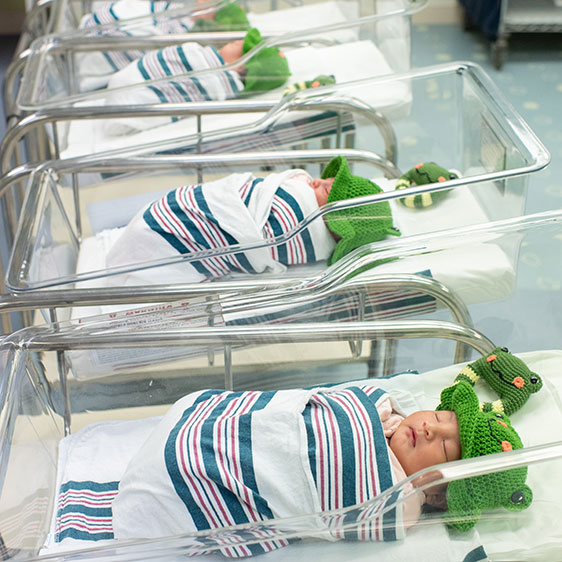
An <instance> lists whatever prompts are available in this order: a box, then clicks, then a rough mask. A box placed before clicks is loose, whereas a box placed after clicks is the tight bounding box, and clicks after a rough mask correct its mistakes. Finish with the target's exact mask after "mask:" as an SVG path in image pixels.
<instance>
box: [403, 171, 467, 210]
mask: <svg viewBox="0 0 562 562" xmlns="http://www.w3.org/2000/svg"><path fill="white" fill-rule="evenodd" d="M458 177H459V176H458V175H457V174H455V173H454V172H449V171H448V170H446V169H445V168H442V167H441V166H439V165H438V164H436V163H435V162H421V163H420V164H417V165H416V166H414V167H413V168H412V169H411V170H408V171H407V172H406V173H405V174H402V175H401V176H400V178H398V181H397V182H396V189H406V188H408V187H411V186H412V185H426V184H429V183H438V182H442V181H447V180H456V179H457V178H458ZM448 192H449V190H446V191H437V192H435V193H422V194H419V195H409V196H408V197H402V198H401V199H399V201H400V202H401V203H402V205H404V206H406V207H410V208H412V209H423V208H425V207H429V206H430V205H433V203H436V202H437V201H439V200H440V199H442V198H443V197H444V196H445V195H447V193H448Z"/></svg>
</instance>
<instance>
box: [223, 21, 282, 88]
mask: <svg viewBox="0 0 562 562" xmlns="http://www.w3.org/2000/svg"><path fill="white" fill-rule="evenodd" d="M261 41H262V37H261V34H260V32H259V31H258V30H257V29H256V28H252V29H250V31H248V33H247V34H246V36H245V37H244V39H239V40H236V41H231V42H230V43H227V44H226V45H223V46H222V47H221V48H220V49H219V54H220V55H221V57H222V58H223V60H224V62H225V63H226V64H231V63H233V62H236V61H237V60H239V59H240V58H241V57H242V56H243V55H245V54H246V53H247V52H248V51H250V50H251V49H253V48H254V47H255V46H256V45H258V44H259V43H261ZM235 70H236V71H237V72H238V73H240V75H241V78H242V79H243V80H244V90H243V91H244V92H246V93H247V92H263V91H266V90H273V89H274V88H278V87H279V86H282V85H283V84H284V83H285V82H286V81H287V79H288V78H289V76H290V75H291V73H290V71H289V64H288V62H287V59H286V57H285V55H284V54H283V53H282V52H281V51H280V50H279V49H278V48H277V47H263V48H262V49H260V50H259V51H257V53H256V54H255V55H254V56H253V57H251V58H250V59H249V60H248V61H246V62H245V64H243V65H241V66H239V67H237V68H236V69H235Z"/></svg>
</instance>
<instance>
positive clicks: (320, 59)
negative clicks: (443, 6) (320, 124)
mask: <svg viewBox="0 0 562 562" xmlns="http://www.w3.org/2000/svg"><path fill="white" fill-rule="evenodd" d="M286 56H287V59H288V61H289V67H290V69H291V74H292V75H291V77H290V79H289V83H292V82H298V81H301V80H310V79H312V78H314V77H315V76H318V75H319V74H334V75H335V77H336V81H337V83H339V84H341V83H344V82H349V81H354V80H360V79H362V78H370V77H375V76H380V75H383V74H389V73H391V72H392V70H391V68H390V66H389V65H388V63H387V62H386V60H385V58H384V56H383V55H382V53H381V52H380V50H379V49H378V48H377V47H376V46H375V44H374V43H373V42H372V41H355V42H349V43H342V44H339V45H335V46H331V47H323V48H313V47H303V48H300V49H294V50H288V51H287V52H286ZM284 88H285V86H283V87H281V88H278V89H275V90H271V91H270V92H267V93H264V94H260V95H258V96H255V97H253V98H252V99H257V100H259V99H273V100H278V99H281V93H282V91H283V90H284ZM126 95H127V99H130V100H134V97H133V96H134V92H133V91H132V90H131V91H130V92H127V94H126ZM353 95H354V96H357V97H359V98H360V99H363V100H364V101H365V102H366V103H369V104H371V105H373V106H374V107H377V109H378V110H380V111H383V112H385V114H387V115H389V113H391V114H394V113H397V114H400V113H401V112H403V111H404V109H405V108H407V107H408V106H409V104H410V102H411V91H410V88H409V85H408V84H406V83H402V82H394V81H393V82H391V83H388V84H386V85H385V87H384V88H376V89H374V88H372V87H368V86H365V87H361V88H356V89H354V90H353ZM131 103H133V101H131ZM90 104H91V102H88V105H90ZM96 104H99V105H100V106H103V105H104V104H105V100H103V99H100V100H96ZM78 105H79V104H78ZM312 115H314V114H312ZM303 117H306V118H309V117H311V113H310V112H299V111H296V112H289V113H287V114H286V115H284V116H283V117H282V118H281V120H280V123H288V122H289V123H291V122H294V121H295V120H297V119H302V118H303ZM258 118H259V114H249V113H236V114H228V115H209V116H205V117H204V118H203V130H204V131H206V132H210V131H217V130H222V129H231V128H232V127H238V126H243V125H247V124H248V123H254V122H256V121H257V120H258ZM118 121H119V120H115V122H118ZM122 121H123V122H126V123H127V124H128V126H129V127H130V126H132V125H131V123H133V122H134V121H136V119H126V120H122ZM106 123H107V121H105V120H95V121H70V124H69V130H68V135H67V136H66V139H67V142H66V146H65V148H64V149H63V150H62V151H61V157H63V158H70V157H75V156H81V155H85V154H94V153H97V152H101V151H106V150H116V149H120V148H124V147H131V146H137V145H138V146H142V145H146V144H148V143H154V142H157V141H170V140H172V139H176V138H181V137H186V136H188V135H192V134H195V133H196V132H197V123H196V119H195V118H186V119H182V120H180V121H177V122H176V123H169V124H166V125H161V126H159V127H155V128H150V129H148V130H142V129H144V128H146V123H147V119H146V118H139V119H138V123H137V124H138V129H139V131H140V132H138V133H134V134H132V135H123V136H115V137H110V136H108V135H107V134H106V133H105V128H106V127H105V125H106ZM222 136H224V137H225V138H228V137H236V136H239V132H238V131H229V130H225V131H224V135H222ZM144 150H146V149H144Z"/></svg>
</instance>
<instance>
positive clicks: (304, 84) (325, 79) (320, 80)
mask: <svg viewBox="0 0 562 562" xmlns="http://www.w3.org/2000/svg"><path fill="white" fill-rule="evenodd" d="M335 83H336V77H335V76H334V75H333V74H320V75H319V76H317V77H316V78H314V80H302V81H300V82H295V83H294V84H291V85H290V86H287V87H286V88H285V89H284V90H283V96H282V97H285V96H288V95H289V94H292V93H294V92H298V91H299V90H308V89H309V88H319V87H320V86H327V85H328V84H335Z"/></svg>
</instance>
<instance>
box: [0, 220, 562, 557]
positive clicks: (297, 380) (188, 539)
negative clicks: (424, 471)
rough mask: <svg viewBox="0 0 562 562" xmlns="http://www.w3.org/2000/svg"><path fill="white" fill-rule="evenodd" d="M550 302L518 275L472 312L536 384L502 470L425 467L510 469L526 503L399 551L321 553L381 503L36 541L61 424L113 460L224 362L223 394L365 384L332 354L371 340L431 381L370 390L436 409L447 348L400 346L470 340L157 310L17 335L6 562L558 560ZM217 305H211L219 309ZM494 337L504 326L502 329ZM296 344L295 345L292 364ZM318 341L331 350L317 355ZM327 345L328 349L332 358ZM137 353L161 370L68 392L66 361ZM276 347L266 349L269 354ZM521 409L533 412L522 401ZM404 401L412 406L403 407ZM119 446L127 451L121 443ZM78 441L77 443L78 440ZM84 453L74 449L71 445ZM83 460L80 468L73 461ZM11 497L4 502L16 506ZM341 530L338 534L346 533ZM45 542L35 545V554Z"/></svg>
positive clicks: (379, 326)
mask: <svg viewBox="0 0 562 562" xmlns="http://www.w3.org/2000/svg"><path fill="white" fill-rule="evenodd" d="M561 227H562V216H561V215H560V213H550V214H548V215H544V216H536V217H532V218H531V217H529V218H527V219H523V220H521V221H512V223H511V224H506V223H504V224H502V225H495V226H494V227H490V228H489V229H488V231H487V232H486V233H485V235H483V234H482V233H480V234H477V233H476V234H474V233H473V234H471V231H470V229H468V230H467V231H466V232H465V233H464V236H463V237H462V238H460V237H459V239H456V240H453V239H451V240H449V248H455V246H459V245H460V246H462V245H463V244H468V245H477V244H478V243H479V242H483V241H486V242H492V241H494V242H497V241H500V240H501V241H503V242H504V243H508V244H513V243H514V242H515V241H517V243H521V244H522V247H523V248H524V251H523V253H525V252H535V251H537V252H541V251H542V250H544V249H545V246H546V245H548V244H551V243H552V241H553V240H556V236H557V235H559V234H560V232H561V230H560V229H561ZM473 236H475V237H474V238H473V239H472V240H471V238H472V237H473ZM432 250H433V251H436V252H442V251H443V248H439V247H438V246H436V247H434V248H433V249H432V248H431V245H430V244H428V247H427V248H426V249H425V251H424V250H423V249H421V248H420V250H419V252H420V254H424V253H427V252H431V251H432ZM521 263H522V264H523V265H525V264H529V263H532V260H529V259H524V257H522V258H521ZM554 266H555V268H554V270H553V275H555V276H556V275H557V273H560V260H557V261H556V263H555V264H554ZM537 288H538V290H537ZM559 292H560V287H559V286H558V288H555V287H552V286H551V287H548V288H546V287H545V286H544V284H541V283H540V278H539V276H537V275H536V272H535V271H532V270H531V271H527V272H526V273H524V274H523V275H519V276H518V278H517V283H516V286H515V289H514V291H513V293H512V295H511V296H510V297H509V300H508V301H507V302H503V303H502V302H500V301H494V302H491V303H487V304H486V306H485V307H480V306H479V305H473V306H471V307H470V308H471V312H472V313H473V314H472V315H473V318H474V319H475V320H476V326H477V327H478V325H479V324H481V325H482V326H486V327H488V328H489V329H490V335H492V333H496V332H497V334H496V335H493V337H494V344H497V345H507V346H508V347H510V349H511V351H513V352H520V353H521V352H524V353H521V356H522V357H523V358H524V360H525V361H526V362H527V363H528V365H529V366H530V367H531V368H532V369H533V370H534V371H536V372H537V373H539V374H540V375H541V376H542V378H543V380H544V387H543V389H542V390H541V393H542V395H541V396H540V397H531V398H530V400H529V402H528V403H527V404H526V405H525V407H524V408H522V409H521V410H520V411H519V412H516V413H515V414H514V415H513V416H512V421H513V423H514V425H516V427H517V429H518V431H519V433H520V434H521V436H522V439H523V441H524V442H525V445H526V447H528V448H527V449H523V450H520V451H515V452H511V453H505V454H504V453H502V454H501V455H500V457H501V458H499V459H498V458H497V456H496V457H488V458H482V457H481V458H479V459H476V460H475V459H472V460H469V461H466V460H465V461H461V462H459V463H454V464H446V465H440V466H439V467H438V470H439V472H440V474H441V475H442V477H443V478H444V479H445V480H450V479H455V478H460V477H464V476H467V475H475V474H478V473H479V471H486V470H488V471H496V470H498V468H499V467H500V466H501V467H503V468H507V467H508V466H510V467H514V466H518V465H521V464H525V465H527V464H528V465H529V478H528V482H529V485H530V486H531V487H532V489H533V494H534V502H533V504H532V505H531V507H530V508H529V509H527V510H525V511H523V512H521V513H518V514H515V513H509V512H506V511H496V512H490V513H489V514H488V516H485V517H483V518H482V519H481V521H480V522H479V523H478V524H477V526H476V528H475V532H473V533H471V534H468V535H465V536H462V537H461V536H458V535H450V534H449V533H448V532H447V531H446V530H445V528H444V526H443V524H442V522H441V519H440V516H434V515H433V516H430V515H428V516H424V518H423V519H422V522H420V524H419V525H418V526H416V527H414V528H413V529H412V530H411V531H410V532H409V533H408V534H407V536H406V539H405V540H404V541H398V542H396V543H365V542H361V541H350V540H348V541H339V542H336V543H334V542H328V541H326V540H323V539H330V537H332V538H331V539H330V540H331V541H333V536H332V535H330V533H331V532H332V533H333V532H337V530H338V529H343V528H345V529H346V530H347V531H350V532H351V531H353V530H355V529H358V526H359V525H361V524H362V523H364V522H365V520H366V519H365V518H367V519H368V518H369V517H372V516H373V513H374V512H375V510H380V509H382V508H383V506H382V502H387V500H388V496H384V497H382V496H381V498H380V500H379V502H380V503H377V502H376V501H374V502H371V503H370V504H367V505H362V506H357V507H356V508H354V509H350V510H348V511H347V512H346V513H345V515H346V516H345V517H342V516H343V515H344V513H342V512H333V513H324V514H322V515H321V516H320V515H319V514H311V515H310V516H308V517H300V518H298V519H290V520H283V519H279V520H275V521H272V522H271V523H266V522H264V523H262V524H259V525H250V526H248V525H246V526H243V527H240V528H237V527H233V528H230V529H227V530H225V531H224V532H223V531H214V532H211V531H209V532H199V533H197V534H195V535H184V536H176V537H167V538H166V539H160V540H158V539H156V540H155V539H153V540H151V541H149V542H146V541H139V542H135V541H133V542H128V543H123V544H116V543H115V541H110V542H107V543H106V542H104V543H97V544H92V545H91V547H90V548H89V549H87V550H83V551H81V552H73V553H72V554H71V553H66V554H65V553H63V552H60V551H57V550H49V548H52V543H51V544H50V543H49V542H48V532H49V529H50V528H51V523H52V520H54V519H52V518H56V516H54V515H53V514H54V512H55V511H56V508H55V505H56V502H57V495H58V484H60V482H61V481H60V479H57V474H59V475H60V474H64V473H65V470H66V469H67V468H68V467H69V466H70V464H69V463H71V462H72V461H71V457H65V456H64V454H63V453H64V452H65V451H68V449H67V448H65V449H61V452H60V454H57V450H58V444H59V442H60V440H61V439H62V437H63V436H64V435H65V427H66V430H68V429H71V430H72V433H75V434H76V435H77V436H80V435H83V434H80V433H76V432H77V431H78V430H80V429H81V428H83V427H85V426H88V427H89V428H91V431H92V432H94V429H95V431H97V435H98V436H99V437H100V438H101V439H102V441H101V442H102V443H105V446H106V447H107V450H109V448H110V447H111V448H112V449H113V450H115V449H119V448H120V447H121V445H120V443H121V442H120V443H117V442H115V443H112V442H111V440H110V439H109V437H108V435H109V434H110V433H111V432H113V436H114V437H115V436H116V435H117V431H116V429H117V427H120V428H121V427H124V425H123V424H124V423H125V422H124V420H130V421H129V422H128V424H129V425H128V427H130V428H132V429H134V427H136V428H139V427H140V428H141V430H146V429H147V427H149V426H146V425H141V424H145V423H148V424H149V423H150V420H149V419H147V418H148V417H149V416H155V415H156V416H158V415H161V413H162V412H163V411H164V410H165V409H166V408H167V406H168V405H169V404H171V403H172V402H173V401H174V400H176V399H177V398H179V397H180V396H182V395H183V394H185V393H187V392H190V391H194V390H197V389H200V388H208V387H217V386H218V387H221V386H222V385H223V384H224V378H223V377H224V374H223V372H222V371H223V369H222V367H223V366H224V365H230V366H231V367H232V369H233V379H232V380H233V383H234V388H235V389H236V390H244V389H247V388H251V389H264V390H266V389H279V388H292V387H297V386H311V385H316V384H323V383H326V382H329V383H342V382H345V381H353V380H357V379H360V378H363V377H365V376H366V374H367V367H366V365H365V362H364V359H365V358H364V356H361V355H360V356H358V357H357V358H356V359H355V360H351V359H350V357H349V353H346V352H345V350H346V348H347V342H348V341H351V342H356V341H358V340H367V341H373V340H376V339H377V338H380V337H383V338H388V337H391V338H397V339H401V338H406V339H404V341H403V342H402V344H403V345H402V344H401V346H400V349H401V351H402V352H401V356H400V363H401V364H402V363H404V362H406V363H408V368H410V369H420V365H421V370H422V371H425V370H426V368H428V369H431V371H429V372H424V373H423V374H421V375H417V374H413V373H407V374H400V375H397V376H395V377H392V378H390V379H376V380H375V379H371V380H374V382H375V384H377V385H380V386H381V387H382V388H386V389H387V390H388V391H389V392H397V393H398V396H399V400H400V399H401V398H403V399H404V400H405V401H406V404H408V405H409V406H408V407H410V405H411V407H412V410H415V409H423V408H434V407H435V405H436V404H437V402H438V396H439V392H440V390H441V389H442V388H444V387H445V386H448V385H449V384H450V383H451V381H452V380H453V379H454V377H455V376H456V374H457V373H458V372H459V370H460V368H461V365H453V366H445V367H443V365H447V364H448V362H449V361H450V355H449V351H448V350H449V349H450V345H452V343H451V344H447V346H446V350H445V349H444V348H443V345H442V343H436V344H435V345H433V343H432V342H433V340H429V339H423V340H419V343H420V344H421V345H420V346H418V347H417V349H416V352H415V354H414V355H412V356H410V355H409V350H408V349H407V348H406V344H408V343H412V344H414V343H415V342H417V341H418V340H414V339H411V340H410V339H407V338H412V337H413V338H418V337H423V338H433V337H437V338H448V339H452V340H456V341H460V342H462V343H464V344H467V343H468V344H469V345H471V346H473V347H474V348H475V350H476V351H475V352H473V354H472V358H473V359H475V358H476V357H478V356H479V354H480V353H484V354H486V353H489V352H490V351H491V349H493V347H494V344H492V342H491V341H490V340H489V339H488V338H486V337H485V336H483V335H481V334H479V333H478V332H476V331H474V330H473V329H471V328H469V327H467V326H464V325H462V324H454V323H450V322H444V321H442V320H438V319H433V320H419V321H406V320H393V321H387V322H383V323H377V322H374V323H371V322H359V323H357V322H346V323H337V322H332V323H330V324H320V323H313V324H310V323H306V322H305V323H303V324H301V325H294V324H292V325H284V326H270V327H265V326H263V325H259V326H256V327H252V326H215V327H211V328H202V327H192V326H193V324H192V323H191V322H190V315H189V314H187V315H186V314H185V309H184V310H182V309H179V310H177V309H174V308H171V309H169V315H164V314H162V313H161V312H159V313H158V314H157V315H156V318H154V315H151V314H145V315H142V316H143V318H142V319H141V320H140V321H137V322H127V321H126V320H123V319H121V320H120V321H119V322H117V323H116V322H111V320H110V319H109V318H102V319H89V320H84V321H81V322H79V323H76V322H74V323H61V324H59V325H56V326H51V327H34V328H27V329H25V330H23V331H21V332H20V333H16V334H14V335H12V336H11V337H9V338H7V339H6V340H5V341H4V342H3V346H2V347H3V365H5V367H4V368H5V376H4V377H3V378H2V386H1V387H0V388H1V392H2V417H1V420H2V422H1V423H2V431H3V435H5V436H6V439H5V440H4V441H3V444H2V449H1V457H0V458H1V460H2V462H1V466H2V495H1V497H0V512H1V514H2V521H3V523H2V538H3V542H4V545H5V553H6V557H7V558H8V559H9V558H14V559H16V560H17V559H18V558H22V559H23V558H25V559H34V558H36V557H37V556H38V554H39V553H41V554H43V555H45V556H46V555H48V554H56V555H57V556H58V557H60V558H63V559H64V558H65V557H67V556H68V557H72V559H74V560H75V559H90V558H96V559H99V558H102V559H103V558H106V557H107V558H110V557H111V558H112V559H118V560H121V559H123V560H129V559H134V558H137V557H139V556H141V555H142V557H143V558H145V559H153V558H158V559H167V558H169V557H172V556H174V555H177V554H179V552H180V551H181V553H182V555H185V554H207V555H208V556H211V559H213V556H217V559H218V556H220V554H219V552H220V551H221V549H225V548H228V547H229V546H233V545H236V546H241V547H244V546H249V545H251V544H260V541H261V543H262V544H263V541H264V540H265V541H267V540H268V539H272V538H276V539H278V540H291V539H294V538H297V537H299V538H301V540H299V541H296V542H294V543H293V544H290V545H289V546H287V547H285V548H282V549H279V550H277V551H276V552H275V553H273V554H267V555H265V556H266V557H267V558H271V559H277V558H280V559H287V560H295V559H298V558H299V557H302V558H307V557H308V558H309V557H311V556H322V558H323V559H326V560H341V559H346V560H354V559H357V560H363V559H366V558H367V557H372V556H373V554H374V553H377V558H378V559H382V560H386V559H388V560H391V559H396V557H399V558H401V559H410V558H414V557H415V558H416V559H424V558H423V556H427V557H428V558H427V559H428V560H432V561H435V560H447V561H450V560H465V558H466V556H467V555H468V554H469V553H470V554H471V556H472V558H471V559H474V560H480V559H482V560H483V559H486V555H488V556H489V557H490V559H492V560H521V559H529V560H536V559H553V558H556V557H557V556H558V555H559V552H560V540H561V537H560V533H559V528H558V525H557V518H558V511H559V505H560V495H561V494H562V489H561V488H560V485H559V482H558V478H557V474H558V473H559V468H560V462H561V461H560V456H561V454H562V449H561V447H560V435H559V427H560V423H558V422H557V420H560V416H561V414H562V412H561V411H560V405H559V400H558V397H557V395H558V390H557V389H558V387H559V385H560V384H561V381H560V361H561V359H562V353H561V352H560V351H556V350H554V351H543V350H544V349H549V348H551V347H552V348H553V349H557V348H556V345H555V342H559V341H560V334H559V327H558V330H557V328H556V323H552V322H550V321H549V319H550V316H553V312H555V310H553V308H552V306H553V304H554V303H555V302H558V306H559V302H560V299H559ZM530 293H532V295H533V297H534V299H533V301H532V302H530V300H529V298H528V296H529V294H530ZM217 304H220V299H219V300H218V301H217ZM554 316H555V314H554ZM151 318H152V319H153V321H152V322H151ZM491 320H493V322H491ZM498 325H501V330H498V329H497V327H498ZM507 325H511V326H514V327H515V329H513V330H511V331H509V330H506V329H505V327H506V326H507ZM540 328H544V331H543V330H541V329H540ZM500 333H501V334H502V335H503V337H500V335H499V334H500ZM496 338H498V339H496ZM186 341H191V343H192V344H193V345H199V346H202V347H203V350H204V349H207V348H208V347H213V348H216V349H219V348H221V347H223V348H224V364H223V363H222V362H221V361H217V363H216V364H215V365H213V366H208V365H207V366H206V365H205V362H204V361H203V362H201V361H199V362H198V359H197V357H193V358H191V359H190V358H187V357H183V358H181V357H178V355H177V354H174V353H173V351H174V350H176V349H178V348H182V347H184V346H185V343H186ZM443 341H445V340H443ZM299 342H301V344H302V345H301V346H300V348H301V351H299V345H298V343H299ZM321 342H329V343H328V348H327V347H326V345H321ZM337 342H341V347H340V344H337ZM553 343H554V345H553ZM317 344H318V347H316V346H317ZM248 345H249V346H250V347H248ZM147 346H150V347H157V348H161V349H164V348H168V351H170V352H172V355H171V357H172V358H171V359H168V360H166V359H165V356H162V355H160V357H158V358H155V359H153V360H152V361H148V360H147V361H144V362H143V363H142V364H139V365H136V366H133V365H131V364H130V365H129V366H128V367H126V368H124V369H118V368H116V369H115V370H114V372H113V373H112V374H111V375H110V376H107V377H105V378H104V379H98V380H92V379H89V380H83V381H80V380H67V379H66V374H67V373H66V359H65V358H68V356H69V355H70V354H72V353H76V352H85V351H91V350H93V349H97V350H102V349H106V350H111V349H114V350H115V349H124V348H128V349H129V350H130V353H131V354H134V353H135V352H139V353H140V352H141V351H142V348H145V349H146V347H147ZM303 348H304V356H303V355H302V353H303ZM275 350H278V352H277V355H276V356H275ZM297 358H298V359H297ZM217 359H218V357H217ZM57 367H58V368H57ZM59 377H60V379H59ZM67 393H68V394H67ZM533 398H537V400H534V401H533ZM409 399H413V402H408V400H409ZM414 404H415V405H414ZM119 420H122V421H119ZM135 420H137V421H135ZM138 420H144V421H138ZM98 421H100V422H101V423H100V424H98V426H91V425H90V424H92V423H93V422H98ZM131 424H132V425H131ZM125 425H126V424H125ZM96 428H97V429H96ZM88 431H90V430H88ZM104 432H105V433H104ZM94 433H95V432H94ZM92 435H93V433H92ZM120 435H122V436H123V437H124V438H125V439H127V440H128V442H129V443H130V442H131V439H132V436H133V433H120ZM104 440H105V441H104ZM83 442H84V443H85V444H86V445H88V443H89V441H87V440H86V441H83ZM70 443H72V442H70ZM70 450H72V448H71V449H70ZM81 451H82V452H85V451H87V449H85V448H84V447H82V449H81ZM97 458H98V459H103V458H106V459H107V458H109V455H103V454H102V455H100V454H98V455H97ZM83 460H84V461H85V462H90V461H89V460H88V459H85V458H84V459H83ZM498 463H499V464H498ZM38 465H39V466H44V467H45V468H44V470H41V471H40V472H38V471H36V470H34V467H36V466H38ZM92 465H93V463H92ZM97 467H98V465H96V469H97ZM100 470H101V468H100ZM428 470H429V469H428ZM57 483H58V484H57ZM15 490H17V493H14V491H15ZM397 490H398V489H393V491H397ZM392 507H393V506H392V504H391V503H390V502H389V503H388V504H387V503H385V505H384V509H388V510H391V509H392ZM379 513H380V511H379ZM319 517H320V519H319ZM342 520H343V521H345V525H344V526H343V527H342V524H343V521H342ZM422 523H423V524H422ZM46 541H47V548H46V549H44V547H45V544H46ZM42 549H44V550H42ZM141 553H142V554H141ZM276 557H277V558H276Z"/></svg>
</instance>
